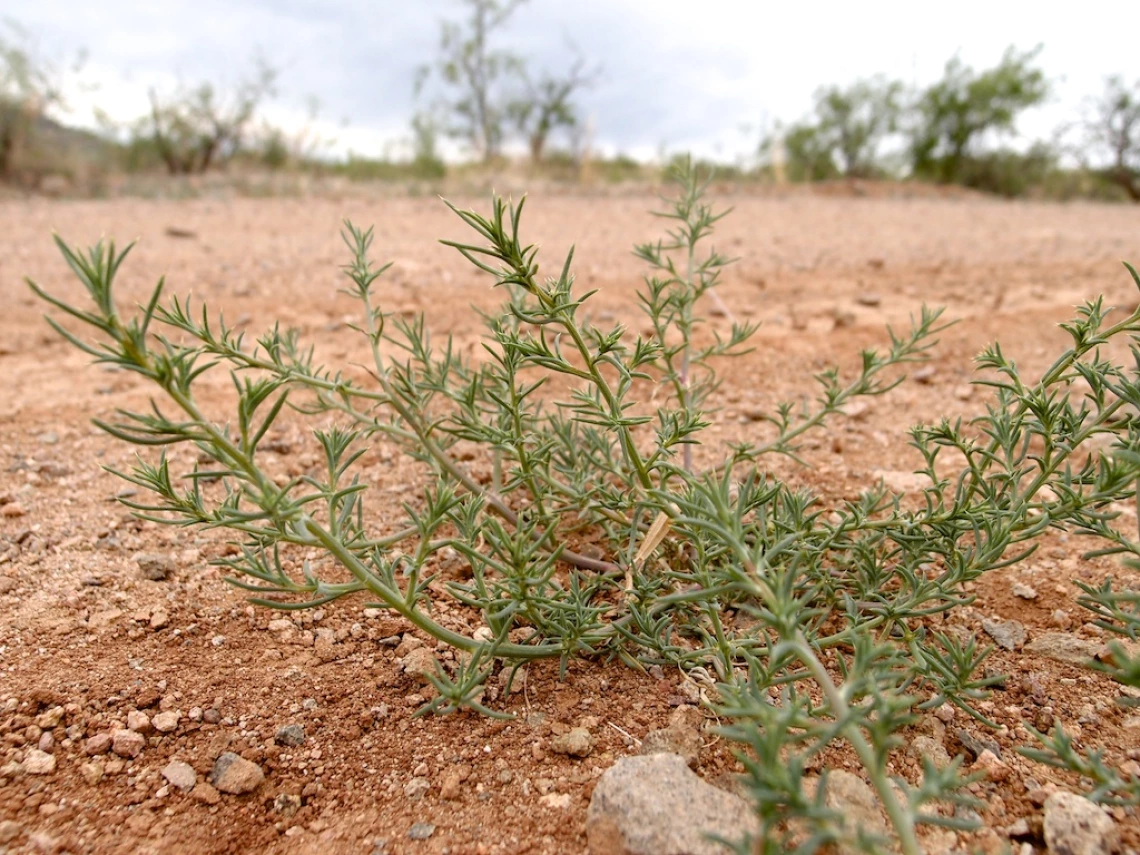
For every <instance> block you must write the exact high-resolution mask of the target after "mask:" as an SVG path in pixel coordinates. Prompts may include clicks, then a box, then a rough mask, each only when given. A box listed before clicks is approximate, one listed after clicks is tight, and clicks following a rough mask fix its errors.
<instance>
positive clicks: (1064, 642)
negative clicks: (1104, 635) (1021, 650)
mask: <svg viewBox="0 0 1140 855" xmlns="http://www.w3.org/2000/svg"><path fill="white" fill-rule="evenodd" d="M1104 650H1105V647H1104V645H1103V644H1101V643H1100V642H1097V641H1088V640H1086V639H1084V638H1078V637H1077V636H1075V635H1070V634H1069V633H1067V632H1046V633H1044V634H1043V635H1039V636H1038V637H1037V638H1035V639H1033V641H1031V642H1029V644H1027V645H1025V652H1026V653H1035V654H1037V655H1038V656H1044V657H1045V658H1046V659H1052V660H1053V661H1055V662H1063V663H1064V664H1066V665H1080V666H1087V665H1088V664H1089V662H1091V661H1092V660H1094V659H1096V658H1097V657H1098V656H1100V655H1102V654H1103V653H1104Z"/></svg>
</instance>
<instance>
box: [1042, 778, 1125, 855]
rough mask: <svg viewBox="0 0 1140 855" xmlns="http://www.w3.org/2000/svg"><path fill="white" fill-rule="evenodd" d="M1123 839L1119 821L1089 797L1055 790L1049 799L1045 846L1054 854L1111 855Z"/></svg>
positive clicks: (1046, 805) (1046, 813)
mask: <svg viewBox="0 0 1140 855" xmlns="http://www.w3.org/2000/svg"><path fill="white" fill-rule="evenodd" d="M1119 842H1120V838H1119V834H1118V833H1117V829H1116V823H1115V822H1113V821H1112V817H1110V816H1109V815H1108V814H1107V813H1105V812H1104V811H1103V810H1102V809H1101V808H1099V807H1097V806H1096V805H1094V804H1093V803H1092V802H1090V801H1089V800H1088V799H1085V798H1082V797H1081V796H1078V795H1074V794H1073V793H1053V795H1051V796H1049V798H1048V799H1047V800H1046V802H1045V846H1046V848H1047V849H1048V850H1049V852H1051V853H1053V855H1108V853H1110V852H1115V851H1116V849H1117V846H1118V845H1119Z"/></svg>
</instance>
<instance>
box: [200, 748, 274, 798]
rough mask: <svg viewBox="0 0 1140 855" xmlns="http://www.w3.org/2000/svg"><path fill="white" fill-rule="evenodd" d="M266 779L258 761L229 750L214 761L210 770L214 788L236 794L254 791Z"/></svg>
mask: <svg viewBox="0 0 1140 855" xmlns="http://www.w3.org/2000/svg"><path fill="white" fill-rule="evenodd" d="M264 780H265V773H264V772H262V771H261V767H260V766H258V765H257V764H256V763H252V762H250V761H249V760H246V759H245V758H244V757H242V756H240V755H238V754H234V753H233V752H232V751H227V752H225V753H224V754H222V755H221V756H220V757H219V758H218V759H217V760H215V761H214V769H213V771H211V772H210V783H211V784H213V785H214V789H216V790H218V791H219V792H222V793H230V794H232V795H235V796H240V795H244V794H245V793H252V792H253V791H254V790H256V789H257V788H258V787H260V786H261V782H262V781H264Z"/></svg>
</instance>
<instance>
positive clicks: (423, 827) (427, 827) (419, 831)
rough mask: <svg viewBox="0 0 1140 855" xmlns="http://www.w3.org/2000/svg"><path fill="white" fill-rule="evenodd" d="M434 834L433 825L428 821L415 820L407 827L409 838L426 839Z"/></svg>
mask: <svg viewBox="0 0 1140 855" xmlns="http://www.w3.org/2000/svg"><path fill="white" fill-rule="evenodd" d="M433 834H435V826H434V825H432V824H431V823H430V822H417V823H416V824H415V825H413V826H412V827H411V828H409V829H408V839H409V840H427V839H428V838H429V837H431V836H432V835H433Z"/></svg>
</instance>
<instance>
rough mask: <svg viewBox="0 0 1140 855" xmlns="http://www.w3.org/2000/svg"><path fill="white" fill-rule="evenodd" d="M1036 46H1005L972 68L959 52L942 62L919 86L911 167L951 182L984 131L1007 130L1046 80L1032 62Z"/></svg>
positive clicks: (1040, 97)
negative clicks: (937, 74)
mask: <svg viewBox="0 0 1140 855" xmlns="http://www.w3.org/2000/svg"><path fill="white" fill-rule="evenodd" d="M1040 52H1041V47H1040V46H1038V47H1037V48H1034V49H1033V50H1031V51H1026V52H1024V53H1019V52H1018V51H1017V50H1015V49H1014V48H1012V47H1010V48H1008V49H1007V50H1006V52H1005V54H1004V55H1003V56H1002V60H1001V62H1000V63H999V64H998V65H996V66H995V67H993V68H991V69H988V70H986V71H982V72H976V71H975V70H974V69H973V68H970V67H969V66H967V65H965V64H964V63H963V62H962V60H961V59H960V58H959V57H954V58H953V59H951V60H950V61H949V62H948V63H946V70H945V72H944V74H943V76H942V79H941V80H939V81H938V82H937V83H934V84H933V85H931V86H930V87H929V88H927V89H926V90H924V91H923V92H921V93H920V94H919V96H918V99H917V102H916V104H915V106H914V110H913V114H914V116H913V118H914V121H913V126H912V127H911V129H910V159H911V169H912V173H913V174H914V175H915V176H916V177H918V178H925V179H930V180H934V181H939V182H944V183H953V182H958V181H960V180H961V177H962V174H963V171H964V169H965V166H966V161H967V160H968V158H970V157H971V156H973V155H976V154H977V152H976V151H975V147H976V146H977V144H978V141H979V139H981V138H982V137H983V136H985V135H986V134H987V133H997V134H1009V133H1012V132H1013V131H1014V126H1015V123H1016V120H1017V117H1018V115H1020V114H1021V113H1022V112H1023V111H1025V110H1027V109H1029V108H1030V107H1034V106H1037V105H1038V104H1040V103H1042V102H1043V101H1044V100H1045V98H1046V97H1047V96H1048V94H1049V82H1048V80H1046V78H1045V74H1044V72H1042V71H1041V69H1039V68H1037V67H1036V66H1035V65H1034V63H1035V61H1036V59H1037V55H1038V54H1039V53H1040Z"/></svg>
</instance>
